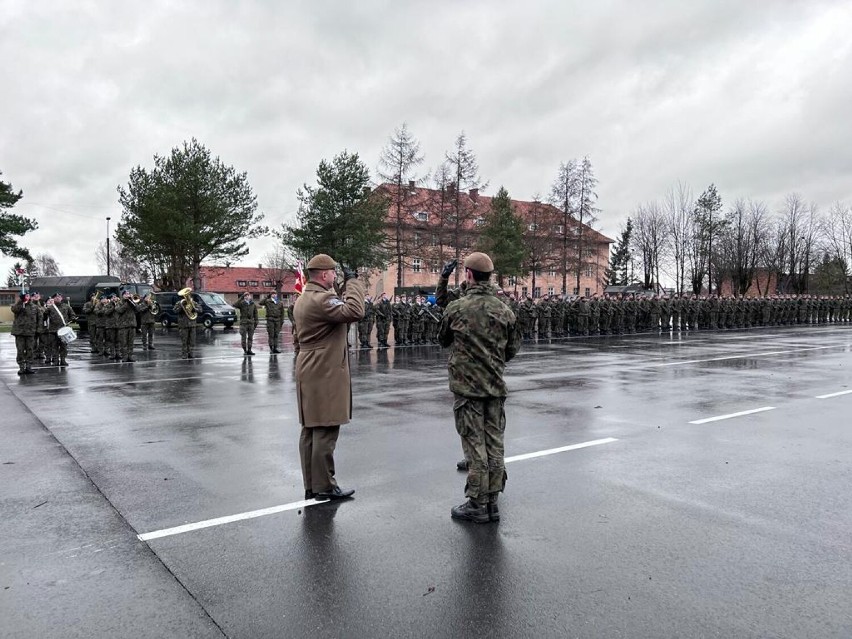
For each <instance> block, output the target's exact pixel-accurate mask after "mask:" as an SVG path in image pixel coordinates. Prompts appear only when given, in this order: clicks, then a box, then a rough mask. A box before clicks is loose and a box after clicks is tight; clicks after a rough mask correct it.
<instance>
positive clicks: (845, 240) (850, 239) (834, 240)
mask: <svg viewBox="0 0 852 639" xmlns="http://www.w3.org/2000/svg"><path fill="white" fill-rule="evenodd" d="M825 236H826V237H825V239H826V242H827V243H828V245H829V246H830V249H831V253H832V254H833V255H834V257H836V258H838V259H840V260H843V262H844V263H845V264H846V265H847V267H848V265H849V264H852V207H851V206H846V205H844V204H842V203H840V202H835V203H834V204H833V205H832V207H831V210H830V211H829V213H828V217H827V218H826V220H825ZM847 275H848V270H847ZM844 288H845V291H846V292H847V293H848V292H849V282H848V277H847V279H846V284H845V287H844Z"/></svg>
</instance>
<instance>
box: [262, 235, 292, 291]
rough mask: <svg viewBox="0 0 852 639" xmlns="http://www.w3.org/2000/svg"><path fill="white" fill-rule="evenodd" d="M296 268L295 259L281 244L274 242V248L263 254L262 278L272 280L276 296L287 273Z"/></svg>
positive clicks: (289, 273) (282, 285)
mask: <svg viewBox="0 0 852 639" xmlns="http://www.w3.org/2000/svg"><path fill="white" fill-rule="evenodd" d="M296 268H297V265H296V263H295V261H294V260H293V259H292V258H291V256H290V254H289V253H288V251H287V249H286V248H284V245H283V244H280V243H279V244H276V245H275V248H273V249H272V250H271V251H269V252H268V253H267V254H266V255H264V256H263V269H262V273H263V278H264V279H265V280H266V281H268V282H272V285H273V286H274V287H275V292H276V293H277V294H278V297H279V298H280V297H281V289H282V288H283V287H284V281H285V279H286V278H287V276H288V275H291V274H292V273H293V272H294V271H295V270H296Z"/></svg>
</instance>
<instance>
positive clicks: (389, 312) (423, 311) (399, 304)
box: [358, 293, 444, 348]
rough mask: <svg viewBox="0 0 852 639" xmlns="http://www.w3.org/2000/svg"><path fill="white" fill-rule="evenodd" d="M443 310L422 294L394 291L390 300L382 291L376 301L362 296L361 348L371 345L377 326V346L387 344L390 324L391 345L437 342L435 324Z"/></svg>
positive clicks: (439, 319)
mask: <svg viewBox="0 0 852 639" xmlns="http://www.w3.org/2000/svg"><path fill="white" fill-rule="evenodd" d="M443 314H444V310H443V309H442V308H441V307H439V306H437V305H436V304H433V303H431V302H430V301H429V298H427V297H426V296H423V295H418V296H415V297H411V296H408V295H402V296H400V295H397V296H396V297H394V300H393V302H392V303H391V301H390V300H389V299H388V297H387V295H386V294H385V293H382V294H381V295H380V296H379V298H378V299H377V300H375V301H373V299H372V298H371V297H370V296H369V295H367V296H366V297H365V298H364V318H363V319H362V320H361V321H359V322H358V341H359V342H360V345H361V348H372V344H371V343H370V335H371V334H372V332H373V326H375V328H376V340H377V341H378V345H379V348H388V346H389V344H388V333H389V332H390V329H391V327H393V334H394V345H396V346H411V345H416V344H437V343H438V327H439V326H440V324H441V316H442V315H443Z"/></svg>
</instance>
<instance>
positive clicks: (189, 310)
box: [178, 286, 198, 321]
mask: <svg viewBox="0 0 852 639" xmlns="http://www.w3.org/2000/svg"><path fill="white" fill-rule="evenodd" d="M178 295H179V296H180V297H182V298H183V299H182V300H181V301H180V307H181V308H182V309H183V312H184V313H186V316H187V317H188V318H189V319H191V320H193V321H194V320H195V318H197V317H198V312H197V311H196V310H195V303H194V302H193V301H192V289H191V288H189V287H188V286H187V287H186V288H182V289H180V290H179V291H178Z"/></svg>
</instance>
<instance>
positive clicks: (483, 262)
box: [464, 251, 494, 273]
mask: <svg viewBox="0 0 852 639" xmlns="http://www.w3.org/2000/svg"><path fill="white" fill-rule="evenodd" d="M464 267H465V268H472V269H473V270H474V271H479V272H480V273H491V272H492V271H493V270H494V262H492V261H491V258H490V257H488V256H487V255H486V254H485V253H480V252H478V251H477V252H476V253H471V254H470V255H468V256H467V257H466V258H465V260H464Z"/></svg>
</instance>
